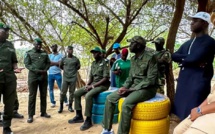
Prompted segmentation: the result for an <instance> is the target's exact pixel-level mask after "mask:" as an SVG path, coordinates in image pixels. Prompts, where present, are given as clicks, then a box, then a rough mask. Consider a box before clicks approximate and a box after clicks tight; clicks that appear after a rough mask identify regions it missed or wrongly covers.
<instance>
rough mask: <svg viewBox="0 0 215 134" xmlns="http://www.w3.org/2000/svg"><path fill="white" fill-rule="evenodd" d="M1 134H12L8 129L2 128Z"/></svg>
mask: <svg viewBox="0 0 215 134" xmlns="http://www.w3.org/2000/svg"><path fill="white" fill-rule="evenodd" d="M3 134H13V132H12V131H11V129H10V127H6V128H3Z"/></svg>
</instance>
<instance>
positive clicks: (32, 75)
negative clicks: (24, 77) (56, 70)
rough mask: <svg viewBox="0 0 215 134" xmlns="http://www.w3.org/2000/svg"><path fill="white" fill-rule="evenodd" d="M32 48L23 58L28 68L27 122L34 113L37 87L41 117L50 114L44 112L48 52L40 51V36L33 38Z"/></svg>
mask: <svg viewBox="0 0 215 134" xmlns="http://www.w3.org/2000/svg"><path fill="white" fill-rule="evenodd" d="M33 45H34V48H33V49H31V50H29V51H27V52H26V54H25V58H24V64H25V66H26V68H27V69H28V70H29V73H28V87H29V99H28V115H29V118H28V120H27V122H28V123H32V122H33V116H34V115H35V104H36V95H37V89H38V87H39V90H40V112H41V115H40V116H41V117H45V118H50V117H51V116H50V115H48V114H47V113H46V105H47V103H46V96H47V85H48V78H47V70H48V69H49V66H50V60H49V57H48V54H47V53H46V52H45V51H42V50H41V48H42V40H41V39H40V38H36V39H34V43H33Z"/></svg>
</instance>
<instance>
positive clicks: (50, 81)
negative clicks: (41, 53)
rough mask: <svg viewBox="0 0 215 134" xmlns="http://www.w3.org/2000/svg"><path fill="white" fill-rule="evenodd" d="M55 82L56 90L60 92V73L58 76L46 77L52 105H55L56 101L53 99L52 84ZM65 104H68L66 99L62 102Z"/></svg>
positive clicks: (50, 75)
mask: <svg viewBox="0 0 215 134" xmlns="http://www.w3.org/2000/svg"><path fill="white" fill-rule="evenodd" d="M55 80H56V82H57V85H58V88H59V89H60V90H61V84H62V75H61V73H58V74H49V75H48V84H49V96H50V101H51V103H52V104H56V101H55V99H54V82H55ZM64 102H65V103H67V102H68V100H67V97H65V100H64Z"/></svg>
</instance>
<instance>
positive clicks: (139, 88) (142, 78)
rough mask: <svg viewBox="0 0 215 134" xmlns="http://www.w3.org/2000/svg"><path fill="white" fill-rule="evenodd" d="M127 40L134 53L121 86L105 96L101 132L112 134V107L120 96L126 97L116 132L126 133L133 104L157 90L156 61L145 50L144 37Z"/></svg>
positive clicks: (151, 95) (149, 96) (152, 94)
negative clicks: (128, 70)
mask: <svg viewBox="0 0 215 134" xmlns="http://www.w3.org/2000/svg"><path fill="white" fill-rule="evenodd" d="M127 41H128V42H130V46H129V48H130V52H132V53H134V54H135V55H134V56H133V57H132V58H131V68H130V72H129V76H128V78H127V79H126V81H125V83H124V84H123V87H121V88H119V89H118V90H117V91H115V92H113V93H111V94H110V95H108V96H107V99H106V102H105V110H104V118H103V122H102V126H103V128H104V129H103V131H102V133H101V134H113V131H112V130H111V128H112V121H113V116H114V109H115V106H116V103H118V100H119V99H120V98H122V97H126V99H125V100H124V102H123V104H122V112H121V115H120V117H121V118H120V121H119V126H118V134H128V133H129V130H130V122H131V117H132V110H133V108H134V107H135V105H136V104H137V103H139V102H143V101H146V100H149V99H151V98H153V97H154V96H155V94H156V91H157V87H158V85H157V72H158V70H157V62H156V59H155V57H154V56H153V53H151V52H148V51H145V46H146V41H145V39H144V38H143V37H141V36H134V37H133V38H132V39H129V40H127Z"/></svg>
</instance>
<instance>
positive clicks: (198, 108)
mask: <svg viewBox="0 0 215 134" xmlns="http://www.w3.org/2000/svg"><path fill="white" fill-rule="evenodd" d="M196 112H197V113H198V114H200V115H203V114H202V109H201V108H200V107H197V110H196Z"/></svg>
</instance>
